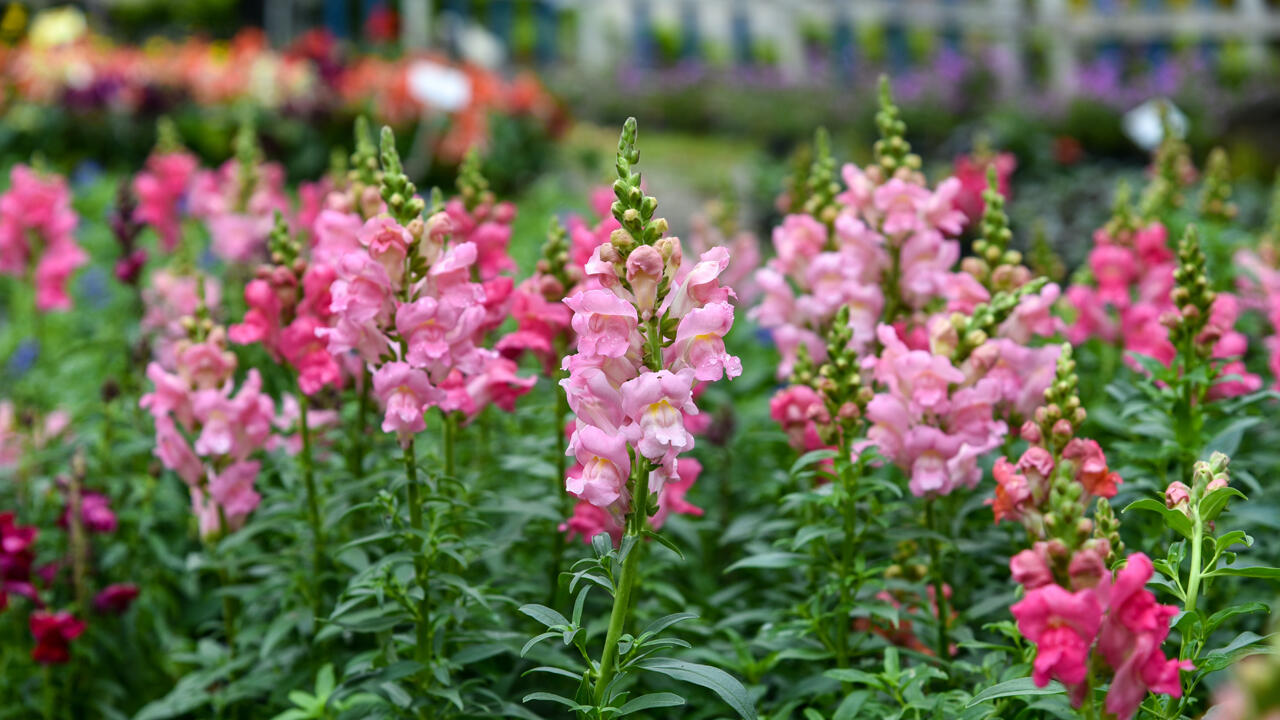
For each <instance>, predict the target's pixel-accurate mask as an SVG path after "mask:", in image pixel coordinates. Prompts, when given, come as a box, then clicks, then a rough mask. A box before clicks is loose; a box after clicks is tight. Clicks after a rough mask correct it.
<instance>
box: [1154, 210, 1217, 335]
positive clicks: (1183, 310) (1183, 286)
mask: <svg viewBox="0 0 1280 720" xmlns="http://www.w3.org/2000/svg"><path fill="white" fill-rule="evenodd" d="M1173 282H1174V286H1173V290H1172V291H1171V292H1170V299H1171V300H1172V301H1173V306H1174V309H1173V310H1172V311H1170V312H1169V313H1166V314H1165V316H1164V317H1162V318H1161V322H1162V323H1163V324H1164V325H1165V326H1166V327H1168V328H1169V341H1170V342H1171V343H1173V346H1174V347H1176V348H1179V349H1180V350H1183V351H1185V350H1187V349H1193V350H1194V352H1196V353H1197V354H1198V355H1199V356H1200V357H1202V358H1205V357H1208V356H1209V354H1210V353H1211V352H1212V350H1213V346H1214V344H1215V343H1217V341H1218V339H1219V338H1218V337H1213V335H1214V334H1215V332H1216V331H1210V330H1209V329H1208V328H1209V327H1210V323H1209V312H1210V309H1211V308H1212V307H1213V301H1214V299H1215V298H1216V297H1217V296H1216V294H1215V293H1214V291H1213V290H1211V289H1209V279H1208V277H1206V275H1205V257H1204V252H1203V251H1202V250H1201V249H1200V238H1199V233H1198V232H1197V231H1196V226H1195V225H1188V226H1187V230H1186V232H1185V233H1184V234H1183V236H1182V241H1181V242H1179V243H1178V267H1177V268H1176V269H1174V271H1173Z"/></svg>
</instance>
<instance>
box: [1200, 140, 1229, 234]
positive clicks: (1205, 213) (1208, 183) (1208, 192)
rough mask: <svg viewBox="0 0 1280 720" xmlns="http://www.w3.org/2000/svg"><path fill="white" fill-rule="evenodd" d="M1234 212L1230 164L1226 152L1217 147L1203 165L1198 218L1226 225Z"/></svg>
mask: <svg viewBox="0 0 1280 720" xmlns="http://www.w3.org/2000/svg"><path fill="white" fill-rule="evenodd" d="M1236 212H1237V208H1236V204H1235V203H1233V202H1231V163H1230V161H1229V160H1228V159H1227V151H1226V150H1223V149H1222V148H1220V147H1217V148H1214V149H1213V151H1212V152H1210V153H1209V160H1208V163H1207V164H1206V165H1205V170H1204V187H1203V189H1201V191H1200V217H1202V218H1204V219H1205V220H1213V221H1217V222H1223V223H1226V222H1231V221H1232V220H1233V219H1235V216H1236Z"/></svg>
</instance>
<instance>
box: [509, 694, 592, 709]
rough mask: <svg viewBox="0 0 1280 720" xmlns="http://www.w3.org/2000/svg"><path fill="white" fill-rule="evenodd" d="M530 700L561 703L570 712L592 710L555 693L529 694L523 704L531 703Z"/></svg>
mask: <svg viewBox="0 0 1280 720" xmlns="http://www.w3.org/2000/svg"><path fill="white" fill-rule="evenodd" d="M530 700H546V701H547V702H553V703H560V704H561V705H564V706H565V707H567V708H569V709H570V710H579V709H588V710H589V709H590V708H586V707H585V706H583V705H579V704H578V703H577V702H575V701H573V700H570V699H569V698H567V697H564V696H563V695H556V694H555V693H549V692H535V693H529V694H528V695H525V696H524V700H522V701H521V702H529V701H530Z"/></svg>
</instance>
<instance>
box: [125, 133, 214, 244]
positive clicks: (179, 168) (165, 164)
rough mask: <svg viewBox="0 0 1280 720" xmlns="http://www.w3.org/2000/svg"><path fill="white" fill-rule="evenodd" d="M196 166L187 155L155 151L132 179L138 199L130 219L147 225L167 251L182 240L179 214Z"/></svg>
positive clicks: (197, 165)
mask: <svg viewBox="0 0 1280 720" xmlns="http://www.w3.org/2000/svg"><path fill="white" fill-rule="evenodd" d="M199 166H200V161H199V160H198V159H197V158H196V156H194V155H192V154H191V153H188V152H184V151H176V152H154V153H152V154H151V155H150V156H149V157H148V158H147V161H146V166H145V167H144V168H143V170H142V171H141V172H139V173H138V174H137V175H135V176H134V178H133V194H134V195H135V196H136V197H137V198H138V206H137V208H136V209H135V210H134V213H133V219H134V221H136V222H139V223H142V224H145V225H150V226H151V227H152V228H153V229H154V230H155V231H156V235H157V236H159V238H160V246H161V247H163V248H164V249H165V250H167V251H169V252H173V251H174V250H176V249H177V247H178V243H179V241H180V240H181V232H182V219H181V216H180V212H181V209H182V204H183V201H184V200H185V198H186V195H187V191H188V189H189V188H190V187H191V182H192V180H193V179H194V178H195V174H196V170H197V169H198V168H199Z"/></svg>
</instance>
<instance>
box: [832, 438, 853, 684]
mask: <svg viewBox="0 0 1280 720" xmlns="http://www.w3.org/2000/svg"><path fill="white" fill-rule="evenodd" d="M850 458H851V451H850V448H849V443H848V440H847V439H846V437H845V435H844V434H842V435H841V438H840V457H838V458H836V462H837V463H838V465H837V467H838V468H839V473H840V490H841V492H842V493H843V495H844V498H843V500H842V501H841V504H840V510H841V515H842V519H843V522H844V544H843V546H842V547H841V554H840V578H839V582H840V604H839V607H837V608H836V623H837V625H836V661H837V662H838V663H839V666H840V667H842V668H845V667H848V666H849V624H850V619H849V611H850V600H851V597H850V595H851V592H850V591H851V587H850V584H849V583H850V581H849V578H850V576H851V575H852V574H853V572H854V570H853V564H854V556H855V554H856V551H857V545H858V537H857V506H856V505H855V504H854V484H855V483H856V482H857V478H856V477H855V474H854V465H853V462H852V460H851V459H850Z"/></svg>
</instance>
